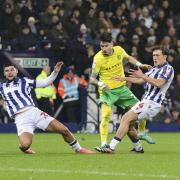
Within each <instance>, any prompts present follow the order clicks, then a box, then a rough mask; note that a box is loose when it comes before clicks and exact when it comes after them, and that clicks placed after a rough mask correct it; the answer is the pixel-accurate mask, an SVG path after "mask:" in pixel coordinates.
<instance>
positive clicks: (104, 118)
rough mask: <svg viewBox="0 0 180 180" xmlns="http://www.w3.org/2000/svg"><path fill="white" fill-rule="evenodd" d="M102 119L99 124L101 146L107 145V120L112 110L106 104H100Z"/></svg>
mask: <svg viewBox="0 0 180 180" xmlns="http://www.w3.org/2000/svg"><path fill="white" fill-rule="evenodd" d="M101 111H102V112H101V113H102V119H101V124H100V136H101V145H104V144H107V138H108V133H109V132H108V129H109V119H110V116H111V112H112V108H111V106H108V105H106V104H102V107H101Z"/></svg>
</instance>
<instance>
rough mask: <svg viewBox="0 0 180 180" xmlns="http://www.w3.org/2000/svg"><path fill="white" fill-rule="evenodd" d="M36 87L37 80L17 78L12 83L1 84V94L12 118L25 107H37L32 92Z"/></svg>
mask: <svg viewBox="0 0 180 180" xmlns="http://www.w3.org/2000/svg"><path fill="white" fill-rule="evenodd" d="M35 85H36V81H35V80H33V79H29V78H26V77H23V78H19V77H16V78H15V79H14V80H12V81H6V82H4V83H1V84H0V94H1V96H2V98H3V100H4V101H5V103H6V107H7V112H8V114H9V116H10V117H13V116H14V115H15V114H16V113H17V112H19V111H20V110H21V109H23V108H25V107H28V106H35V104H34V102H33V99H32V97H31V90H32V89H33V88H35Z"/></svg>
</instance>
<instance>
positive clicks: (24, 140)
mask: <svg viewBox="0 0 180 180" xmlns="http://www.w3.org/2000/svg"><path fill="white" fill-rule="evenodd" d="M18 137H19V143H20V144H19V149H20V150H21V151H22V152H24V153H27V154H34V153H35V152H34V151H33V150H31V149H30V146H31V144H32V139H33V134H31V133H29V132H23V133H22V134H21V135H19V136H18Z"/></svg>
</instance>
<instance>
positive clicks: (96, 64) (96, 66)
mask: <svg viewBox="0 0 180 180" xmlns="http://www.w3.org/2000/svg"><path fill="white" fill-rule="evenodd" d="M100 68H101V64H100V63H99V61H98V59H97V58H96V57H94V61H93V65H92V73H93V74H99V71H100Z"/></svg>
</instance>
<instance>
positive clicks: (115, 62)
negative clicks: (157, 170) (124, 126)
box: [90, 32, 151, 151]
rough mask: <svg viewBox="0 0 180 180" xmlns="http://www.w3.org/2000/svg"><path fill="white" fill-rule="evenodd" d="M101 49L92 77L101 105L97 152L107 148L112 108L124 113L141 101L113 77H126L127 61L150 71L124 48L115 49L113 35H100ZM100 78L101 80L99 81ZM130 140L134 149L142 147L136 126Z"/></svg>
mask: <svg viewBox="0 0 180 180" xmlns="http://www.w3.org/2000/svg"><path fill="white" fill-rule="evenodd" d="M100 48H101V50H100V51H99V52H98V53H97V54H96V55H95V56H94V61H93V65H92V74H91V77H90V82H91V83H93V84H96V85H98V87H99V94H100V103H101V114H102V119H101V123H100V136H101V146H100V147H96V148H95V149H96V150H97V151H100V148H101V147H103V146H106V144H107V137H108V126H109V120H110V116H111V112H112V106H113V104H115V105H117V106H120V107H121V108H123V109H129V108H131V107H132V106H133V105H135V104H136V103H137V102H138V101H139V100H138V99H137V98H136V97H135V96H134V94H133V93H132V92H131V91H130V90H129V88H128V87H127V86H126V82H125V81H122V82H118V81H115V80H113V77H114V76H121V77H125V75H124V66H123V61H124V60H127V61H128V62H129V63H131V64H133V65H135V66H137V67H140V68H141V69H150V68H151V66H150V65H147V64H142V63H140V62H139V61H137V60H136V59H135V58H134V57H132V56H130V55H128V54H127V53H126V51H125V50H124V49H123V48H122V47H120V46H113V42H112V36H111V33H108V32H105V33H103V34H102V35H101V38H100ZM97 77H99V80H97ZM128 136H129V138H130V139H131V141H132V142H133V144H134V146H136V145H137V144H139V137H138V136H137V133H136V130H135V127H134V124H133V125H132V126H131V127H130V129H129V132H128ZM149 138H150V137H149Z"/></svg>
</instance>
